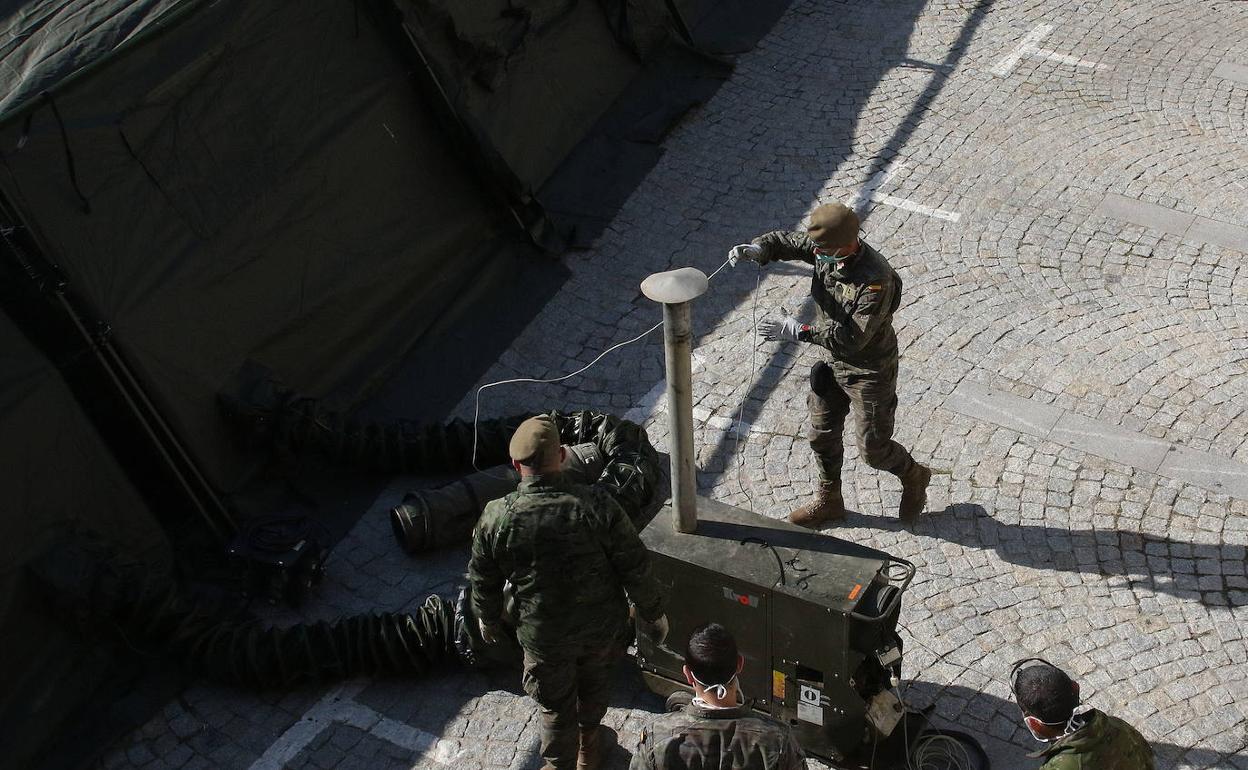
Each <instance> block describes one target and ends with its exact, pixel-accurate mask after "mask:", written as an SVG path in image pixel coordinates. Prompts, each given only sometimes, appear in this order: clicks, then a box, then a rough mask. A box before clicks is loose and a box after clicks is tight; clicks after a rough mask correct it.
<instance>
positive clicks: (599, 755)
mask: <svg viewBox="0 0 1248 770" xmlns="http://www.w3.org/2000/svg"><path fill="white" fill-rule="evenodd" d="M580 732H581V750H580V751H579V752H577V755H576V770H599V768H601V767H602V765H603V759H604V758H605V757H606V755H607V751H608V749H609V748H610V747H609V746H608V745H607V744H608V743H609V742H610V737H609V734H605V733H607V731H606V730H604V729H602V725H594V726H593V727H582V728H580Z"/></svg>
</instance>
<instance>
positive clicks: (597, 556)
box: [468, 416, 667, 770]
mask: <svg viewBox="0 0 1248 770" xmlns="http://www.w3.org/2000/svg"><path fill="white" fill-rule="evenodd" d="M565 451H566V450H565V449H563V448H562V447H561V446H560V442H559V431H558V430H557V429H556V427H555V424H554V422H553V421H552V420H551V419H550V418H549V417H544V416H543V417H534V418H531V419H529V420H526V421H525V422H524V423H522V424H521V425H520V427H519V428H518V429H517V430H516V433H515V435H514V436H513V437H512V440H511V445H510V453H511V457H512V459H513V464H514V465H515V467H516V469H517V470H518V471H519V472H520V475H521V480H520V486H519V488H518V489H517V490H516V491H515V492H512V493H511V494H509V495H507V496H505V497H503V498H500V499H498V500H494V501H492V502H491V503H489V504H488V505H487V506H486V507H485V511H484V512H483V513H482V514H481V520H480V521H479V522H477V527H476V530H475V532H474V534H473V540H472V559H471V562H470V563H469V571H468V579H469V582H470V584H471V588H472V607H473V610H474V611H475V613H476V616H477V617H478V618H479V621H480V626H481V635H482V637H483V638H484V639H485V641H486V642H487V643H490V642H493V641H495V640H497V639H498V638H499V637H500V636H501V635H502V634H503V633H504V627H503V625H502V622H501V618H502V613H503V584H504V582H505V581H510V583H511V585H512V591H514V596H515V600H516V615H517V627H516V637H517V640H518V641H519V643H520V646H521V648H523V650H524V675H523V684H524V689H525V692H527V693H528V694H529V695H530V696H531V697H532V698H533V700H535V701H537V704H538V705H539V706H540V707H541V710H542V748H541V752H542V757H543V758H544V759H545V760H546V764H545V766H544V770H565V769H566V770H570V768H572V767H573V766H575V767H576V768H577V770H595V768H598V767H599V766H600V764H601V762H602V757H603V755H604V753H605V751H606V748H607V747H606V746H605V745H604V740H605V739H604V738H603V737H602V732H603V731H602V730H601V729H600V728H599V723H600V722H601V721H602V717H603V714H604V713H606V710H607V699H608V695H609V689H610V676H609V675H610V671H611V666H612V664H613V663H614V661H615V658H616V657H617V655H618V653H619V652H620V648H619V644H618V639H619V637H621V636H622V635H623V632H624V631H625V630H626V629H625V626H626V624H627V623H628V617H629V609H628V598H631V599H632V601H633V603H634V604H635V605H636V608H637V609H636V611H637V615H638V616H639V617H640V619H641V622H640V623H639V626H641V628H640V630H642V631H643V632H646V633H650V634H652V635H654V636H656V637H658V638H659V639H660V641H661V639H662V637H663V636H664V635H665V634H666V627H667V621H666V618H665V617H664V616H663V612H662V598H661V596H660V594H659V587H658V583H657V582H656V581H655V579H654V578H653V577H652V576H651V574H650V554H649V552H648V551H647V550H646V547H645V545H644V544H642V542H641V538H639V537H638V536H637V531H636V529H634V527H633V524H632V521H630V520H629V518H628V516H627V515H625V513H624V510H623V509H622V508H620V506H619V504H618V503H616V502H615V500H613V499H612V498H611V497H610V496H609V495H608V494H607V493H606V492H605V491H603V490H601V489H598V488H595V487H585V486H578V485H574V484H569V483H566V482H564V481H562V480H561V479H560V477H559V468H560V467H561V465H562V462H563V454H564V452H565ZM626 590H627V592H628V598H626V597H625V591H626ZM578 746H579V754H578Z"/></svg>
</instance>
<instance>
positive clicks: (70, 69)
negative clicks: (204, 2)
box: [0, 0, 197, 119]
mask: <svg viewBox="0 0 1248 770" xmlns="http://www.w3.org/2000/svg"><path fill="white" fill-rule="evenodd" d="M195 4H197V0H4V1H3V2H0V29H3V30H4V32H3V36H2V37H0V61H3V62H4V66H3V67H0V119H3V117H4V116H7V115H8V114H9V113H11V112H12V111H14V110H17V109H19V108H20V107H21V106H22V105H23V104H26V103H28V102H29V101H31V100H32V99H34V98H36V97H37V96H38V94H39V92H40V91H43V90H45V89H49V88H53V87H54V86H56V85H58V84H60V83H62V82H63V81H65V80H66V79H67V78H70V77H73V76H74V75H75V74H77V73H79V72H81V71H83V70H86V69H89V68H90V67H91V66H92V65H94V64H95V63H96V62H98V61H100V60H102V59H105V58H107V57H108V56H109V55H110V54H111V53H113V52H114V51H116V50H117V49H118V48H120V47H122V46H124V45H126V43H127V42H129V41H132V40H134V39H135V38H136V37H140V36H142V35H143V34H145V33H147V32H150V31H151V30H152V29H154V28H155V27H158V26H159V25H160V24H161V23H163V22H165V21H168V20H169V19H170V18H171V16H172V15H173V14H172V12H173V11H177V10H179V9H180V8H181V7H183V6H193V5H195Z"/></svg>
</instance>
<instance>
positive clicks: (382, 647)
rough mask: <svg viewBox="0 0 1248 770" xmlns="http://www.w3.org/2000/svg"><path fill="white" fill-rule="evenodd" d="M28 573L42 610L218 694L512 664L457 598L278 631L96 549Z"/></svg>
mask: <svg viewBox="0 0 1248 770" xmlns="http://www.w3.org/2000/svg"><path fill="white" fill-rule="evenodd" d="M31 571H32V574H33V576H34V577H35V579H36V581H37V582H38V583H39V584H40V585H41V586H42V587H43V588H44V589H45V591H46V592H47V593H48V595H49V598H50V605H51V606H52V607H54V608H58V609H60V610H61V611H62V612H65V613H67V614H69V615H70V616H71V617H72V618H73V619H74V620H75V621H76V623H77V624H78V625H79V626H81V627H83V628H89V629H91V631H92V632H94V633H98V630H99V628H100V627H101V626H102V627H104V628H105V629H110V628H111V630H112V631H113V632H114V633H115V634H116V635H117V636H119V637H120V638H121V639H122V640H123V641H125V642H126V643H127V644H129V645H130V646H132V647H136V648H139V649H142V648H149V649H150V648H155V649H158V650H160V651H161V654H162V655H168V656H170V657H172V658H174V659H176V660H179V661H181V662H182V663H183V664H184V665H185V666H186V667H187V668H188V669H190V670H192V671H194V672H195V673H196V674H198V675H200V676H203V677H205V678H208V679H211V680H213V681H217V682H221V683H224V684H233V685H243V686H251V687H261V688H288V687H292V686H295V685H299V684H302V683H305V682H314V681H328V680H333V679H340V678H344V677H353V676H377V675H387V676H423V675H425V674H427V673H429V672H431V671H434V670H439V669H445V668H448V667H450V666H453V665H459V664H464V665H481V664H489V663H507V662H510V661H512V660H518V659H519V655H518V652H517V651H516V649H515V647H514V645H513V644H511V643H510V642H505V643H500V644H496V645H486V644H484V643H483V642H482V641H481V640H480V638H479V637H477V636H476V632H477V629H476V621H475V620H474V619H473V618H472V617H471V616H470V611H469V608H468V604H469V603H468V602H466V601H464V600H463V597H462V596H461V600H460V602H458V604H456V603H453V602H450V601H447V600H446V599H444V598H442V597H440V596H430V597H428V598H427V599H425V601H424V603H423V604H422V605H421V607H420V609H419V610H418V611H417V612H416V613H414V614H407V613H374V614H365V615H355V616H351V617H346V618H342V619H339V620H337V621H335V622H333V623H328V622H318V623H306V624H298V625H293V626H288V627H284V628H281V627H265V626H262V625H261V624H260V623H259V622H258V621H256V620H253V619H247V618H240V617H237V616H234V615H231V614H228V613H225V612H222V611H220V610H217V609H214V608H212V607H209V606H207V605H205V604H203V603H200V602H196V601H193V600H191V599H188V598H187V596H186V594H185V593H183V591H182V590H181V589H180V588H179V587H178V586H177V585H176V583H175V582H174V581H173V580H172V579H171V578H169V577H168V576H167V575H161V574H152V573H149V572H148V570H147V568H146V567H145V566H144V565H142V564H128V565H120V564H118V563H117V562H115V561H109V560H107V559H106V558H102V557H101V556H100V553H99V548H98V547H97V548H92V547H89V546H85V545H84V544H82V543H75V544H65V545H61V546H59V547H57V548H55V549H53V550H51V551H49V552H48V553H47V554H45V555H44V556H43V557H42V558H41V559H38V560H36V562H34V563H33V564H32V565H31ZM466 611H469V612H468V614H465V613H466Z"/></svg>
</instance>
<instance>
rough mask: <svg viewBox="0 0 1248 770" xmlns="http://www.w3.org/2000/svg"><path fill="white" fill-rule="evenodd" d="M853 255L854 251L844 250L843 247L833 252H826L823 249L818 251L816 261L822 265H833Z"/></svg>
mask: <svg viewBox="0 0 1248 770" xmlns="http://www.w3.org/2000/svg"><path fill="white" fill-rule="evenodd" d="M852 255H853V252H852V251H848V252H842V250H841V249H837V250H836V251H834V252H832V253H831V254H824V253H823V252H821V251H816V252H815V262H816V263H817V264H820V265H831V264H834V263H837V262H844V261H845V260H847V259H849V258H850V256H852Z"/></svg>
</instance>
